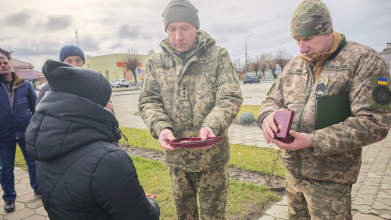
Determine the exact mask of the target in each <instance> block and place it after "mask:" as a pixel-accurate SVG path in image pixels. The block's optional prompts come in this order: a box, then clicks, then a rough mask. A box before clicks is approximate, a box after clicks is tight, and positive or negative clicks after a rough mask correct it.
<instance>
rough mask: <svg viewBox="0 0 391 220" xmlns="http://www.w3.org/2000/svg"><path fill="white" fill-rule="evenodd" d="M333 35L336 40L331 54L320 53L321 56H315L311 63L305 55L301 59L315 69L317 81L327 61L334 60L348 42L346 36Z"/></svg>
mask: <svg viewBox="0 0 391 220" xmlns="http://www.w3.org/2000/svg"><path fill="white" fill-rule="evenodd" d="M333 35H334V37H335V40H334V43H333V46H332V47H331V49H330V51H329V52H324V53H320V54H317V55H315V56H314V57H313V58H312V59H313V61H310V60H309V59H308V58H307V57H305V56H304V55H301V56H300V58H301V59H302V60H304V61H305V62H306V63H308V64H309V65H311V66H313V67H314V71H313V75H314V80H315V81H316V79H317V78H318V76H319V75H320V73H321V72H322V70H323V67H324V64H325V63H326V61H327V60H332V59H334V58H335V57H336V56H337V55H338V54H339V53H340V52H341V50H342V49H343V48H344V47H345V45H346V44H347V41H346V39H345V35H343V34H339V33H338V32H336V31H334V32H333Z"/></svg>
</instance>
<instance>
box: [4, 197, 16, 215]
mask: <svg viewBox="0 0 391 220" xmlns="http://www.w3.org/2000/svg"><path fill="white" fill-rule="evenodd" d="M4 210H5V212H13V211H15V200H10V201H7V202H5V204H4Z"/></svg>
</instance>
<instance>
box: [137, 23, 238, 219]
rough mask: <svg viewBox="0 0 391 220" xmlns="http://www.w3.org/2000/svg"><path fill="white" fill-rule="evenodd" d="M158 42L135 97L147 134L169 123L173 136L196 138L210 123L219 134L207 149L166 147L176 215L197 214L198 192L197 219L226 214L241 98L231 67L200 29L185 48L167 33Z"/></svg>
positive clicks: (224, 53) (225, 55)
mask: <svg viewBox="0 0 391 220" xmlns="http://www.w3.org/2000/svg"><path fill="white" fill-rule="evenodd" d="M160 46H161V47H162V49H163V52H160V53H157V54H154V55H153V56H152V57H151V58H150V59H149V60H148V61H147V64H146V69H147V71H146V75H145V78H144V81H143V85H142V87H141V93H140V97H139V110H140V112H141V117H142V118H143V120H144V122H145V123H146V125H147V126H148V128H149V129H150V132H151V135H152V136H153V137H155V138H158V137H159V135H160V132H161V130H162V129H164V128H171V129H173V131H174V136H175V137H176V138H177V139H178V138H181V137H198V136H199V131H200V129H201V128H202V127H209V128H211V129H212V130H213V132H214V134H215V135H216V136H223V141H222V142H220V143H218V144H215V145H214V146H213V147H212V148H210V149H203V150H195V149H189V148H180V149H177V150H175V151H165V160H166V163H167V165H168V166H169V170H170V172H169V173H170V178H171V185H172V190H173V197H174V200H175V204H176V211H177V216H178V219H198V217H197V216H198V213H197V210H198V209H197V202H196V200H195V198H197V195H198V198H199V207H200V210H199V217H200V218H201V219H225V212H226V210H225V208H226V197H227V196H228V190H229V179H228V171H227V166H228V165H227V163H228V161H229V158H230V148H229V140H228V135H227V133H228V127H229V126H230V125H231V123H232V121H233V120H234V119H235V117H236V115H237V113H238V112H239V109H240V106H241V104H242V102H243V98H242V93H241V90H240V86H239V82H238V81H237V79H236V78H235V73H236V71H235V69H234V68H233V65H232V62H231V60H230V56H229V54H228V52H227V50H226V49H223V48H220V47H218V46H216V45H215V40H214V39H212V38H211V37H210V36H209V35H208V34H207V33H206V32H204V31H202V30H200V31H199V32H198V33H197V41H196V43H195V44H194V45H193V47H192V48H191V49H190V50H189V51H188V52H185V53H177V52H175V51H174V50H173V49H172V45H171V43H170V41H169V39H168V38H167V39H166V40H164V41H163V42H162V43H161V44H160ZM219 192H220V193H219ZM191 206H193V207H192V208H190V207H191ZM211 210H213V212H212V211H211Z"/></svg>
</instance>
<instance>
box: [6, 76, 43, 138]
mask: <svg viewBox="0 0 391 220" xmlns="http://www.w3.org/2000/svg"><path fill="white" fill-rule="evenodd" d="M12 78H13V80H14V83H13V88H12V92H11V93H10V92H9V91H8V89H7V87H6V86H5V84H4V82H3V80H2V77H0V141H9V140H15V139H19V138H24V133H25V132H26V129H27V126H28V125H29V123H30V120H31V117H32V115H33V114H34V112H35V107H34V105H35V102H36V100H37V94H36V93H35V91H34V89H33V86H32V85H31V84H30V83H29V82H28V81H27V80H23V79H21V78H19V76H18V75H17V74H16V73H12Z"/></svg>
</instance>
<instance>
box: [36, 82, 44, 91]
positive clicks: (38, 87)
mask: <svg viewBox="0 0 391 220" xmlns="http://www.w3.org/2000/svg"><path fill="white" fill-rule="evenodd" d="M45 85H46V83H43V84H41V85H39V86H37V89H38V90H39V91H41V90H42V88H43V87H44V86H45Z"/></svg>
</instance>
